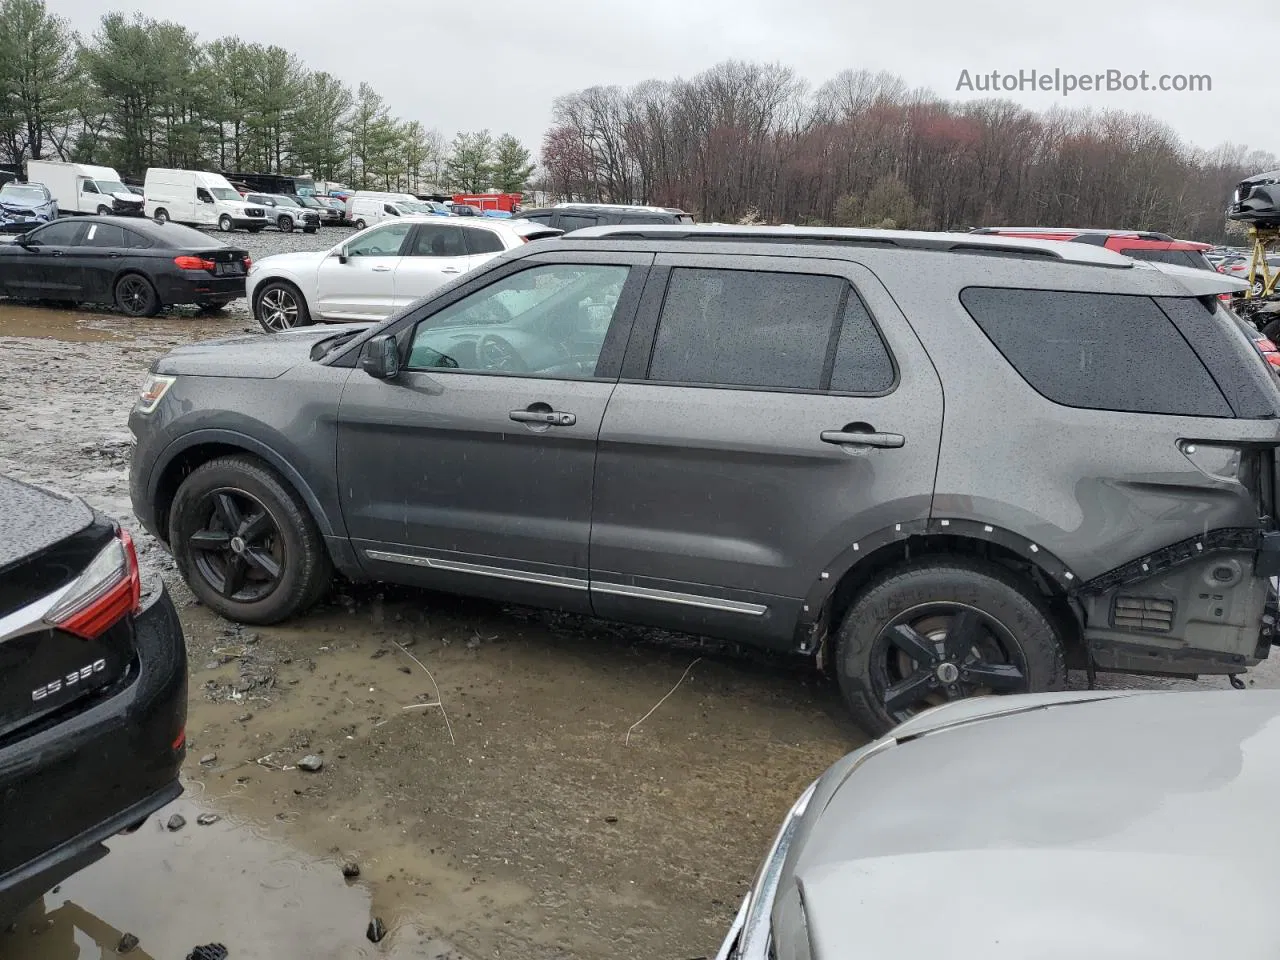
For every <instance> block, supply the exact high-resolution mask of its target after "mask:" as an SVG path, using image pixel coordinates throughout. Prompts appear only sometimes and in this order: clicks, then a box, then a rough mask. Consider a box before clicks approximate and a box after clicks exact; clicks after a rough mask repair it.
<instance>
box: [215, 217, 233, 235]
mask: <svg viewBox="0 0 1280 960" xmlns="http://www.w3.org/2000/svg"><path fill="white" fill-rule="evenodd" d="M235 228H236V224H235V221H234V220H232V219H231V218H230V217H229V216H227V215H226V214H225V213H224V214H223V215H222V216H220V217H219V218H218V229H219V230H221V231H222V232H223V233H230V232H231V231H232V230H234V229H235Z"/></svg>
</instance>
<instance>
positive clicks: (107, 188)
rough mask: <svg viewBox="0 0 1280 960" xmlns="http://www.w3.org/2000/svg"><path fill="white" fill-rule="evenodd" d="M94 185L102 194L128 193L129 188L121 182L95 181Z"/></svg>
mask: <svg viewBox="0 0 1280 960" xmlns="http://www.w3.org/2000/svg"><path fill="white" fill-rule="evenodd" d="M93 182H94V185H95V186H96V187H97V188H98V191H99V192H100V193H128V192H129V188H128V187H126V186H125V185H124V184H123V183H121V182H120V181H119V180H95V181H93Z"/></svg>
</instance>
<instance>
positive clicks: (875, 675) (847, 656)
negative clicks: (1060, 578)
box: [836, 558, 1067, 736]
mask: <svg viewBox="0 0 1280 960" xmlns="http://www.w3.org/2000/svg"><path fill="white" fill-rule="evenodd" d="M836 668H837V673H838V676H839V681H840V691H841V693H842V694H843V695H844V698H845V702H846V703H847V704H848V707H849V710H850V712H851V713H852V714H853V718H854V720H855V721H856V722H857V724H858V725H859V726H860V727H862V728H863V729H864V730H865V731H866V732H867V733H869V734H871V735H872V736H880V735H881V734H884V733H886V732H888V731H889V730H891V729H892V728H893V727H894V726H896V725H897V724H899V723H901V722H902V721H904V720H906V719H908V718H910V717H912V716H914V715H915V714H917V713H919V712H921V711H922V710H926V709H928V708H929V707H933V706H937V705H939V704H942V703H946V702H947V701H950V700H961V699H964V698H966V697H971V696H979V695H984V694H1007V693H1041V692H1044V691H1047V690H1057V689H1061V687H1062V686H1063V684H1065V682H1066V672H1067V671H1066V658H1065V653H1064V650H1063V646H1062V640H1061V638H1060V637H1059V636H1058V631H1057V630H1056V629H1055V628H1054V625H1053V618H1052V616H1051V615H1050V613H1049V612H1048V609H1047V608H1046V606H1045V603H1044V600H1043V598H1042V597H1041V596H1040V595H1039V593H1038V592H1037V591H1036V590H1035V588H1034V587H1033V586H1031V585H1026V586H1024V585H1023V584H1022V583H1020V582H1019V581H1018V580H1017V579H1016V578H1015V577H1014V576H1013V575H1012V574H1010V573H1009V572H1008V571H1007V570H1005V569H1004V568H1003V567H999V566H996V565H994V564H989V563H984V562H980V561H976V560H975V561H965V560H958V559H944V558H937V559H926V560H921V561H916V562H915V563H913V564H912V565H911V566H910V567H904V568H899V569H897V570H893V571H890V572H889V573H888V574H886V575H885V576H883V577H882V578H880V579H879V580H877V581H874V582H873V583H872V584H871V585H870V586H869V587H868V588H867V589H866V590H864V591H863V593H862V594H861V595H860V596H859V597H858V599H857V600H856V601H855V602H854V604H853V606H852V607H851V608H850V609H849V612H848V613H847V614H846V615H845V617H844V620H843V622H842V623H841V624H840V629H839V633H838V639H837V648H836Z"/></svg>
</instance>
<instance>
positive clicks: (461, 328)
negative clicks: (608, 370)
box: [408, 264, 630, 380]
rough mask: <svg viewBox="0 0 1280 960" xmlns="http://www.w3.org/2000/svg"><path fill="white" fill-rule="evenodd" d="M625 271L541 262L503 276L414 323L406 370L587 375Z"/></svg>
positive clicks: (614, 307)
mask: <svg viewBox="0 0 1280 960" xmlns="http://www.w3.org/2000/svg"><path fill="white" fill-rule="evenodd" d="M629 273H630V268H629V267H624V266H613V265H604V264H546V265H543V266H536V267H530V268H528V269H527V270H521V271H519V272H517V273H512V274H508V275H507V276H505V277H503V278H501V279H500V280H495V281H494V282H493V283H491V284H489V285H488V286H487V287H484V288H483V289H481V290H477V291H476V292H475V293H472V294H470V295H469V296H466V297H463V298H462V299H461V300H458V301H455V302H454V303H452V304H450V305H449V306H447V307H445V308H444V309H443V310H441V311H440V312H439V313H436V314H434V315H432V316H429V317H427V318H426V319H425V320H423V321H422V322H421V323H419V324H418V326H417V328H416V329H415V330H414V335H413V344H412V346H411V347H410V350H409V362H408V369H410V370H431V371H440V370H455V371H462V372H472V373H505V374H515V375H523V376H550V377H557V378H559V379H565V380H572V379H583V378H590V377H594V376H595V371H596V366H597V364H598V363H599V360H600V353H601V350H602V349H603V347H604V341H605V337H606V336H607V335H608V333H609V327H610V325H611V323H612V322H613V316H614V313H615V311H616V310H617V306H618V300H619V298H620V297H621V296H622V289H623V287H624V286H625V284H626V282H627V276H628V274H629Z"/></svg>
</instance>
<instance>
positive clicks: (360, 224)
mask: <svg viewBox="0 0 1280 960" xmlns="http://www.w3.org/2000/svg"><path fill="white" fill-rule="evenodd" d="M366 226H368V224H366V223H365V222H364V221H363V220H357V221H356V229H357V230H363V229H364V228H365V227H366Z"/></svg>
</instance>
